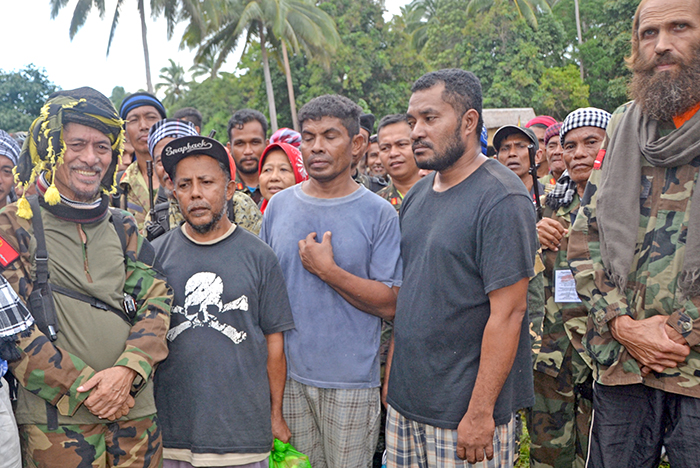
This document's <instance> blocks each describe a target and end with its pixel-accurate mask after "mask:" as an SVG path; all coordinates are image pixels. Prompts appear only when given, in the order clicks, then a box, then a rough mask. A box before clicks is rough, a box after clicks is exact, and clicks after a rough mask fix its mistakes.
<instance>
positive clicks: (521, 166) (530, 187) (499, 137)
mask: <svg viewBox="0 0 700 468" xmlns="http://www.w3.org/2000/svg"><path fill="white" fill-rule="evenodd" d="M493 147H494V148H496V155H497V158H498V161H499V162H500V163H501V164H503V165H504V166H506V167H508V169H510V170H511V171H513V172H515V175H517V176H518V177H520V180H522V181H523V184H525V187H526V188H527V191H528V192H530V196H531V197H533V200H534V198H535V194H536V193H537V195H542V194H543V193H544V185H542V184H541V183H540V182H539V181H537V191H535V185H534V180H533V177H532V173H531V172H530V170H531V168H532V165H531V162H532V161H531V159H530V152H531V151H532V152H534V153H537V151H539V142H538V141H537V137H536V136H535V133H534V132H533V131H532V130H530V129H529V128H522V127H517V126H515V125H504V126H503V127H501V128H499V129H498V130H497V131H496V133H495V134H494V135H493Z"/></svg>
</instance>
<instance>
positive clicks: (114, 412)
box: [0, 88, 172, 467]
mask: <svg viewBox="0 0 700 468" xmlns="http://www.w3.org/2000/svg"><path fill="white" fill-rule="evenodd" d="M122 146H123V130H122V120H121V119H120V118H119V116H118V114H117V112H116V110H115V109H114V107H113V106H112V104H111V102H110V101H109V99H107V98H106V97H105V96H103V95H102V94H100V93H99V92H97V91H95V90H93V89H91V88H80V89H76V90H72V91H60V92H57V93H54V94H52V95H51V97H50V98H49V101H48V102H47V104H46V105H45V106H44V107H43V108H42V114H41V116H40V117H39V118H38V119H36V120H35V121H34V123H33V124H32V126H31V128H30V132H29V136H28V137H27V140H26V142H25V144H24V147H23V148H22V153H21V155H20V160H19V163H18V167H17V171H16V175H17V179H18V180H19V181H20V182H22V183H23V184H24V188H25V191H24V192H25V193H26V188H27V186H28V185H29V184H30V183H34V181H35V180H36V190H37V194H38V199H34V198H31V197H30V200H31V203H30V201H29V200H27V199H26V198H24V197H23V198H21V199H20V200H19V201H18V202H17V203H13V204H11V205H8V206H7V207H6V208H5V209H3V211H2V212H1V213H0V237H2V243H1V244H0V246H1V247H0V248H1V249H2V255H0V265H1V266H2V270H3V271H2V274H3V276H4V278H5V279H6V280H7V281H8V283H9V284H10V286H11V287H12V289H13V290H14V291H15V292H16V293H17V294H18V295H19V297H20V298H21V299H22V300H23V301H24V303H26V304H29V305H30V306H31V310H32V313H33V315H34V318H35V319H36V320H37V326H32V327H31V328H30V329H29V330H27V331H25V332H24V333H21V334H19V335H17V336H16V337H15V338H16V342H15V346H14V347H13V348H12V350H11V351H12V353H11V354H13V356H12V357H11V358H10V359H9V360H10V361H11V362H10V369H11V370H12V373H13V374H14V376H15V377H16V378H17V380H18V381H19V384H20V388H19V396H18V402H17V409H16V417H17V422H18V424H19V426H20V435H21V440H22V449H23V454H24V463H25V466H30V467H33V466H38V467H64V466H85V467H90V466H92V467H106V466H130V467H157V466H159V465H160V463H161V457H162V444H161V435H160V429H159V427H158V422H157V419H156V416H155V412H156V409H155V404H154V398H153V387H152V375H153V371H154V369H155V367H156V365H157V364H158V363H159V362H160V361H162V360H163V359H164V358H165V357H166V356H167V353H168V350H167V346H166V344H165V334H166V332H167V330H168V325H169V321H170V320H169V310H170V302H171V299H172V293H171V291H170V289H169V287H168V286H167V284H166V282H165V278H164V277H163V276H162V275H161V274H160V273H159V272H158V271H157V270H156V269H154V268H153V262H154V258H155V252H154V250H153V248H152V247H151V245H150V244H149V243H148V242H147V241H146V240H145V239H144V238H143V237H141V236H140V235H139V234H138V232H137V228H136V223H135V222H134V219H133V218H132V217H131V216H129V215H128V214H127V213H125V212H123V211H120V210H111V209H109V196H108V194H107V192H109V191H113V190H114V183H115V182H114V181H115V168H116V166H117V163H118V160H119V157H120V154H121V150H122ZM37 218H38V219H37ZM41 225H43V227H37V226H41ZM36 229H41V231H40V232H42V233H43V237H45V246H46V247H45V249H46V250H47V251H48V265H47V268H48V273H49V277H50V288H51V290H53V294H51V292H50V290H49V289H48V283H47V280H46V279H45V278H44V279H42V276H45V275H44V274H41V273H40V272H41V270H42V269H43V268H42V266H41V265H46V264H45V263H44V262H41V263H40V260H41V259H42V258H45V257H46V254H45V252H37V249H38V242H39V243H40V241H37V239H38V238H37V237H36V235H37V232H39V231H36ZM37 257H39V258H38V259H37ZM42 284H43V285H44V287H42V288H41V290H40V289H39V288H40V287H41V285H42ZM39 291H41V292H42V293H43V295H44V296H47V295H48V301H46V302H44V307H39V303H40V302H41V299H40V298H39V297H38V296H37V294H38V293H39ZM52 296H53V297H52ZM2 298H3V300H4V301H7V296H6V295H3V296H2ZM37 299H38V300H37ZM124 303H126V304H127V306H124ZM50 304H55V314H53V313H51V309H52V308H53V307H50ZM6 305H7V304H5V303H2V307H5V306H6Z"/></svg>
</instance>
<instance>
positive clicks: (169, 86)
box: [156, 59, 188, 106]
mask: <svg viewBox="0 0 700 468" xmlns="http://www.w3.org/2000/svg"><path fill="white" fill-rule="evenodd" d="M168 61H169V62H170V65H169V66H167V67H163V68H161V69H160V75H158V78H160V79H161V80H163V81H162V82H161V83H157V84H156V90H159V89H165V99H163V104H164V105H165V106H172V105H173V104H175V103H176V102H177V101H178V100H180V99H181V98H182V96H184V94H185V92H186V91H187V86H188V84H187V80H185V69H184V68H182V66H181V65H180V64H179V63H175V61H174V60H173V59H168Z"/></svg>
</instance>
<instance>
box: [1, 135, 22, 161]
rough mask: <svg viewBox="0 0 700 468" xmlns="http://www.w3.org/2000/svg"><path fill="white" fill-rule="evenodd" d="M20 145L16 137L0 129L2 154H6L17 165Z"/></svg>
mask: <svg viewBox="0 0 700 468" xmlns="http://www.w3.org/2000/svg"><path fill="white" fill-rule="evenodd" d="M19 151H20V148H19V145H18V144H17V142H16V141H15V139H14V138H12V137H11V136H10V134H9V133H7V132H6V131H4V130H0V155H2V156H6V157H8V158H9V159H10V161H12V164H13V165H14V166H16V165H17V160H18V159H19Z"/></svg>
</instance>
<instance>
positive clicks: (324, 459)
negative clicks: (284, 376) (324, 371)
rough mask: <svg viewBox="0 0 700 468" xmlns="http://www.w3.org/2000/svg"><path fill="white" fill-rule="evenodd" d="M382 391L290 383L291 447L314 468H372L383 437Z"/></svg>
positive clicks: (287, 405)
mask: <svg viewBox="0 0 700 468" xmlns="http://www.w3.org/2000/svg"><path fill="white" fill-rule="evenodd" d="M380 409H381V403H380V398H379V388H363V389H356V390H346V389H340V388H317V387H312V386H309V385H304V384H302V383H299V382H297V381H295V380H291V379H290V380H287V384H286V386H285V388H284V403H283V413H284V419H285V421H286V422H287V425H288V426H289V430H290V431H291V432H292V439H291V443H292V445H293V446H294V448H296V449H297V450H298V451H300V452H301V453H303V454H305V455H308V457H309V461H310V462H311V466H313V467H314V468H368V467H370V466H371V465H372V456H373V455H374V449H375V447H376V446H377V437H378V436H379V423H380V414H381V413H380Z"/></svg>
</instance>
